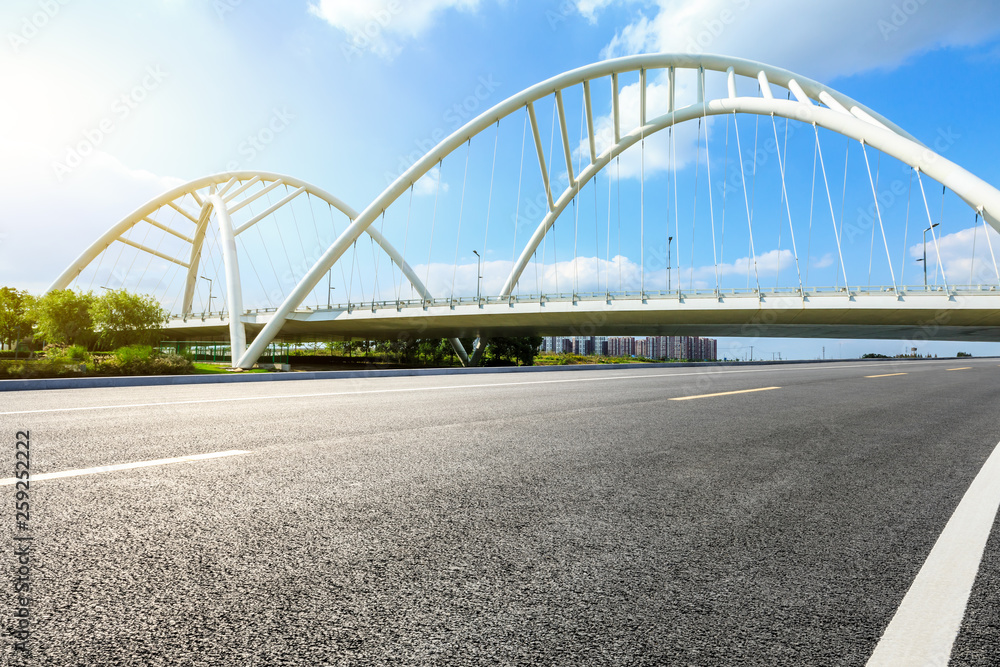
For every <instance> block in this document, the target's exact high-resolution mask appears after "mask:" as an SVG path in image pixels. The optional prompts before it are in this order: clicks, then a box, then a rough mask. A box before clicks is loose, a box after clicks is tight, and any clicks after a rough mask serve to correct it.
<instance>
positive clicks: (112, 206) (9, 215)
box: [0, 145, 183, 293]
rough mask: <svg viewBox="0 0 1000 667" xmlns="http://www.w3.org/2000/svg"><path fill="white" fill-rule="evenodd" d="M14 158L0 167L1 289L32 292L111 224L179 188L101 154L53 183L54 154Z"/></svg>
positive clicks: (32, 152) (25, 152) (24, 148)
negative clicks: (0, 215)
mask: <svg viewBox="0 0 1000 667" xmlns="http://www.w3.org/2000/svg"><path fill="white" fill-rule="evenodd" d="M13 152H15V153H16V154H17V155H18V156H19V159H18V161H17V162H16V163H6V164H4V165H2V166H0V201H3V202H4V216H3V220H2V222H0V285H9V286H13V287H18V288H20V289H27V290H29V291H31V292H34V293H41V292H43V291H44V290H45V289H47V288H48V286H49V283H50V282H51V281H52V280H54V279H55V278H56V276H57V275H58V274H59V273H61V272H62V271H63V269H65V268H66V267H67V266H69V265H70V263H72V261H73V260H74V259H76V258H77V256H79V255H80V253H81V252H82V251H83V250H84V249H85V248H86V247H87V246H89V245H90V244H91V243H92V242H94V241H96V240H97V238H98V237H99V236H100V235H101V234H103V233H104V232H106V231H107V230H108V229H109V228H110V227H111V226H112V225H114V224H115V223H117V222H118V221H119V220H121V219H122V218H124V217H125V216H126V215H128V214H130V213H132V211H134V210H135V209H137V208H138V207H139V206H142V205H143V204H144V203H146V202H147V201H149V200H150V199H152V198H153V197H156V196H158V195H161V194H163V193H164V192H166V191H168V190H170V189H171V188H174V187H176V186H178V185H180V184H181V183H182V182H183V181H182V180H181V179H176V178H165V177H161V176H157V175H155V174H152V173H150V172H148V171H143V170H137V169H131V168H129V167H128V166H127V165H125V164H123V163H122V162H121V161H119V160H118V159H117V158H115V157H113V156H111V155H109V154H107V153H105V152H103V151H95V152H94V153H93V154H91V155H90V156H89V157H88V158H87V160H86V161H85V162H84V163H83V164H82V165H81V166H80V167H79V168H78V169H76V170H75V171H73V172H72V173H71V174H69V175H67V176H66V177H65V179H64V180H63V181H62V182H58V181H57V179H56V177H55V176H54V174H53V171H52V168H51V164H52V162H53V160H54V159H56V158H57V157H58V154H57V153H52V152H50V151H48V150H45V149H42V148H38V147H34V146H29V145H20V146H17V147H16V150H15V151H13ZM39 174H47V175H48V176H50V180H47V179H45V178H38V175H39ZM54 194H57V195H58V196H53V195H54Z"/></svg>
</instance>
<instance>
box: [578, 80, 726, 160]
mask: <svg viewBox="0 0 1000 667" xmlns="http://www.w3.org/2000/svg"><path fill="white" fill-rule="evenodd" d="M664 76H665V75H664ZM640 88H641V86H640V84H639V83H638V82H636V83H632V84H629V85H627V86H624V87H622V89H621V91H620V92H619V103H618V106H619V114H620V120H619V123H620V132H621V135H622V136H625V135H626V134H628V133H629V132H631V131H633V130H635V129H637V128H638V127H639V107H640V99H639V98H640V92H641V90H640ZM686 92H687V86H685V85H684V84H683V83H681V85H679V86H678V87H677V94H678V96H679V97H680V96H683V95H685V94H686ZM668 109H669V88H668V86H667V84H666V83H665V82H662V81H650V82H647V85H646V110H647V112H646V113H647V118H649V119H652V118H655V117H657V116H659V115H662V114H664V113H667V110H668ZM711 120H712V119H709V122H711ZM709 127H710V126H709ZM703 131H704V130H703ZM702 136H704V135H702ZM614 137H615V126H614V117H613V116H612V115H611V114H608V115H606V116H600V117H598V118H595V119H594V143H595V146H596V148H597V153H598V155H600V154H601V153H603V152H604V151H605V150H607V149H608V148H609V147H610V146H611V145H612V144H613V143H614ZM644 141H645V145H644V146H641V145H640V144H636V146H635V147H633V148H631V149H629V150H628V151H626V152H625V153H623V154H622V155H621V158H620V160H619V163H618V164H613V165H612V166H611V167H609V168H608V173H609V174H611V175H612V177H614V178H617V177H618V176H619V171H620V175H621V178H635V179H638V178H639V177H640V175H641V174H642V173H643V170H645V174H646V176H647V177H648V176H652V175H655V174H656V173H659V172H663V171H667V170H669V169H678V170H680V169H683V168H684V167H686V166H687V165H688V164H690V163H692V162H694V160H695V156H696V151H697V147H698V123H697V122H693V123H682V124H679V125H677V127H676V128H674V130H673V137H672V141H673V144H672V145H671V132H668V131H661V132H657V133H655V134H652V135H650V136H649V137H648V138H646V139H645V140H644ZM575 155H576V156H577V157H578V158H579V157H580V156H581V155H583V156H589V155H590V140H589V139H584V140H583V141H581V142H580V144H579V146H578V147H577V149H576V151H575ZM587 159H589V157H588V158H587Z"/></svg>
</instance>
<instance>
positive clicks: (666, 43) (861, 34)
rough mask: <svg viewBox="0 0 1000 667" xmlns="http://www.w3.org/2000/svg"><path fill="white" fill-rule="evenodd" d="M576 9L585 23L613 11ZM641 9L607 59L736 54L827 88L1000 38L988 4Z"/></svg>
mask: <svg viewBox="0 0 1000 667" xmlns="http://www.w3.org/2000/svg"><path fill="white" fill-rule="evenodd" d="M576 3H577V8H578V10H579V11H580V13H581V14H582V15H583V16H585V17H592V16H594V15H595V13H596V12H597V11H598V10H600V9H601V8H603V7H607V6H610V5H612V4H615V3H614V2H612V1H610V0H576ZM617 4H621V5H624V4H632V1H631V0H617ZM643 5H644V10H645V11H646V12H647V13H645V14H640V15H639V16H638V17H637V18H636V19H635V20H634V21H633V22H632V23H630V24H629V25H627V26H626V27H624V28H622V29H621V30H619V31H618V32H617V34H616V35H615V37H614V38H613V39H612V41H611V42H610V43H609V44H608V46H607V47H606V49H605V55H607V56H616V55H629V54H636V53H644V52H682V53H721V54H730V55H733V56H739V57H742V58H749V59H753V60H759V61H762V62H765V63H768V64H772V65H776V66H779V67H785V68H787V69H790V70H792V71H794V72H799V73H801V74H804V75H806V76H809V77H812V78H816V79H818V80H820V81H827V80H830V79H833V78H835V77H838V76H848V75H851V74H856V73H858V72H864V71H867V70H871V69H878V68H892V67H895V66H898V65H900V64H901V63H903V62H904V61H905V60H906V59H907V58H909V57H911V56H913V55H915V54H918V53H921V52H924V51H928V50H931V49H934V48H939V47H947V46H969V45H973V44H977V43H980V42H982V41H983V40H985V39H987V38H989V37H991V36H994V35H996V34H997V33H998V32H1000V4H998V3H995V2H984V1H983V0H952V1H951V2H929V1H928V0H909V1H908V2H900V1H899V0H824V1H813V2H807V3H806V2H801V1H800V0H771V1H770V2H767V3H763V2H752V0H656V1H647V2H644V3H643ZM647 14H648V15H647Z"/></svg>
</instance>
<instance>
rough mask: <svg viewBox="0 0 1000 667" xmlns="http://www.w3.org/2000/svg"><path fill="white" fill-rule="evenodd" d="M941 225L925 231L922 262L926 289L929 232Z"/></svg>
mask: <svg viewBox="0 0 1000 667" xmlns="http://www.w3.org/2000/svg"><path fill="white" fill-rule="evenodd" d="M940 224H941V223H940V222H935V223H934V224H933V225H931V226H930V227H928V228H927V229H925V230H924V258H923V259H922V260H920V261H922V262H923V263H924V289H926V288H927V232H929V231H931V230H932V229H934V228H935V227H937V226H938V225H940Z"/></svg>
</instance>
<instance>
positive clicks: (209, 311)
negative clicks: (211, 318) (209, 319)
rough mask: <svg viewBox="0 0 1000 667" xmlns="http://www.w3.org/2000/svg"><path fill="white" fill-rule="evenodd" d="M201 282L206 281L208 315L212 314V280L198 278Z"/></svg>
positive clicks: (202, 277) (203, 277)
mask: <svg viewBox="0 0 1000 667" xmlns="http://www.w3.org/2000/svg"><path fill="white" fill-rule="evenodd" d="M198 277H199V278H201V279H202V280H207V281H208V314H209V315H211V314H212V279H211V278H206V277H205V276H198Z"/></svg>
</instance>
